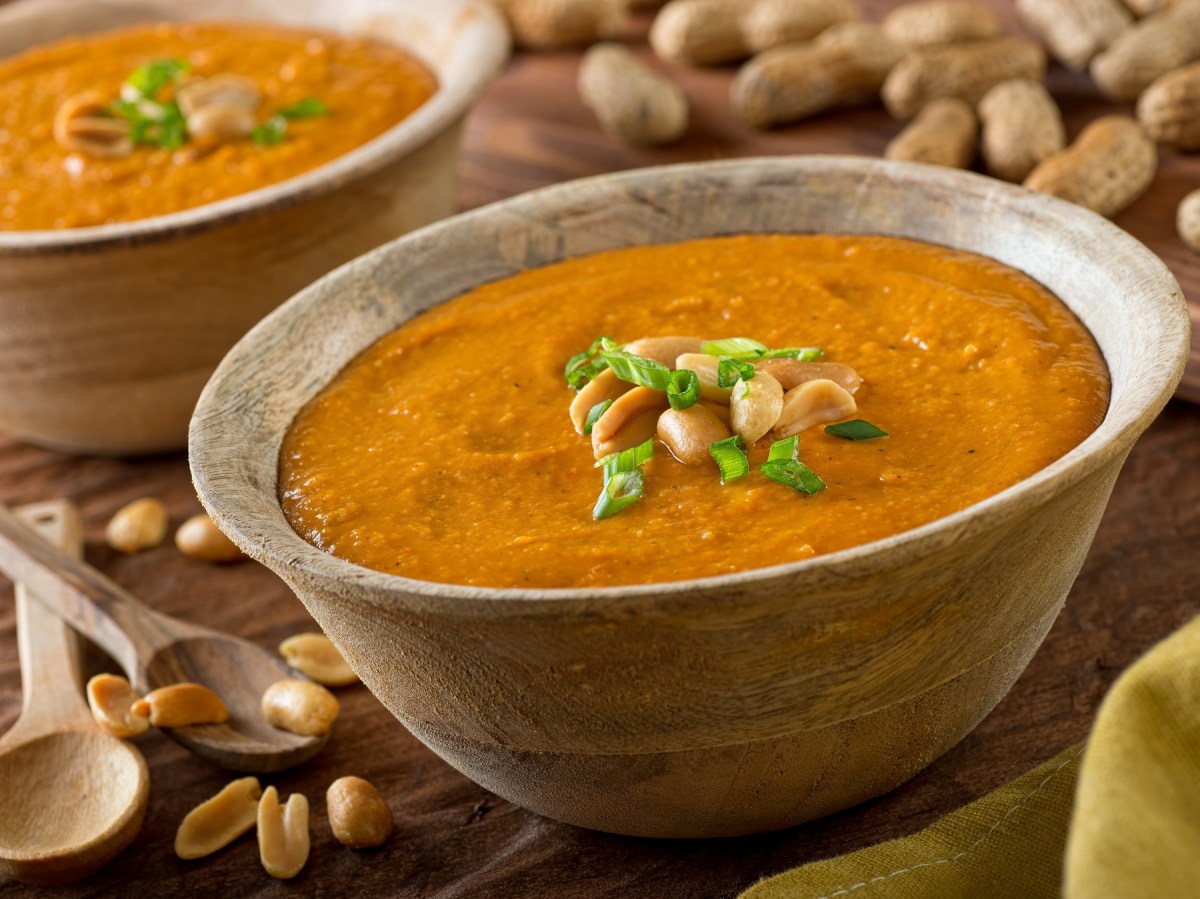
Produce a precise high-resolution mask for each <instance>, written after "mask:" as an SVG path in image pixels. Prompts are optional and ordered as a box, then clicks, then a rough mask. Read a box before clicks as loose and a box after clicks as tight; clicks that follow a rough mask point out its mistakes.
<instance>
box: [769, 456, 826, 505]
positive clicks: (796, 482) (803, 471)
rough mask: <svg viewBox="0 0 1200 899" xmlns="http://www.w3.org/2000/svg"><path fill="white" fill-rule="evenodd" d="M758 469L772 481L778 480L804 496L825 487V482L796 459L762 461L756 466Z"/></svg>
mask: <svg viewBox="0 0 1200 899" xmlns="http://www.w3.org/2000/svg"><path fill="white" fill-rule="evenodd" d="M758 470H759V471H760V472H762V473H763V474H764V475H766V476H767V477H768V478H770V479H771V480H772V481H778V482H779V483H780V484H784V485H786V486H788V487H791V488H792V489H793V490H798V491H800V492H801V493H803V494H805V495H806V496H812V495H813V494H814V493H820V492H821V491H822V490H824V489H825V482H824V481H822V480H821V479H820V478H819V477H817V475H816V474H815V473H814V472H813V471H812V469H810V468H809V467H808V466H807V465H805V464H804V463H803V462H801V461H799V460H798V459H777V460H775V461H773V462H764V463H763V464H762V465H760V466H758Z"/></svg>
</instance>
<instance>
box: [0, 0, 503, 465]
mask: <svg viewBox="0 0 1200 899" xmlns="http://www.w3.org/2000/svg"><path fill="white" fill-rule="evenodd" d="M188 19H203V20H210V21H211V20H222V21H236V20H249V21H265V22H275V23H279V24H283V25H292V26H298V27H312V28H320V29H325V30H329V31H334V32H343V33H368V34H372V35H376V36H379V37H382V38H385V39H389V40H393V41H394V42H395V43H397V44H399V45H401V46H403V47H404V48H405V49H406V50H408V51H410V52H411V53H412V54H413V55H415V56H416V57H418V58H420V59H421V60H422V61H423V62H424V63H425V64H426V65H427V66H428V67H429V68H430V69H431V70H432V71H433V72H434V73H435V74H436V75H437V77H438V80H439V90H438V92H437V93H436V94H435V95H434V96H433V97H432V98H431V99H430V100H429V102H428V103H426V104H425V105H424V106H422V107H421V108H420V109H418V110H417V111H416V112H415V113H414V114H413V115H412V116H410V117H409V118H407V119H405V120H404V121H402V122H400V123H399V124H397V125H396V126H395V127H393V128H391V129H390V130H388V131H387V132H385V133H384V134H382V135H381V136H379V137H378V138H376V139H375V140H373V141H370V142H369V143H367V144H365V145H363V146H362V147H360V148H358V149H356V150H354V151H353V152H351V153H348V154H346V155H345V156H342V157H340V158H338V159H336V160H334V161H333V162H330V163H328V164H327V165H323V166H321V167H319V168H317V169H314V170H312V171H310V172H307V173H305V174H302V175H300V176H298V177H295V178H292V179H289V180H287V181H283V182H280V183H278V184H274V185H270V186H268V187H264V188H261V189H259V190H255V191H252V192H250V193H246V194H242V195H240V196H236V197H232V198H230V199H227V200H223V201H221V202H217V203H212V204H209V205H207V206H201V207H198V208H195V209H189V210H186V211H184V212H179V213H175V214H172V215H164V216H158V217H154V218H148V219H143V220H141V221H135V222H129V223H122V224H115V225H103V226H99V227H91V228H79V229H74V230H62V231H25V232H0V429H3V430H5V431H8V432H10V433H12V434H15V435H17V436H19V437H22V438H25V439H27V440H29V441H32V442H34V443H40V444H43V445H45V446H50V447H54V448H58V449H64V450H68V451H73V452H95V453H109V454H112V453H146V452H156V451H159V450H167V449H178V448H180V447H182V446H183V445H184V444H185V442H186V439H187V423H188V418H189V417H190V415H191V411H192V407H193V406H194V405H195V402H196V398H197V397H198V396H199V395H200V390H201V388H202V387H203V386H204V383H205V381H207V380H208V377H209V375H210V374H212V370H213V369H214V368H215V367H216V364H217V363H218V362H219V361H220V360H221V357H222V356H223V355H224V354H225V353H226V352H227V351H228V350H229V348H230V347H231V346H233V344H234V343H235V342H236V341H237V339H238V338H239V337H241V336H242V335H243V334H244V333H245V332H246V331H247V330H248V329H249V328H250V326H251V325H253V324H254V323H255V322H257V321H258V320H259V319H260V318H262V316H263V315H265V314H266V313H267V312H269V311H270V310H271V309H273V308H275V307H276V306H277V305H279V303H281V302H282V301H283V300H285V299H287V298H288V297H289V296H291V295H292V294H294V293H295V292H296V291H298V290H300V289H301V288H302V287H304V286H305V285H307V284H310V283H312V282H313V281H314V280H315V279H316V278H318V277H319V276H321V275H323V274H325V273H326V272H328V271H330V270H331V269H333V268H336V267H337V266H339V265H341V264H342V263H343V262H346V261H347V260H349V259H352V258H354V257H355V256H358V255H359V254H361V253H364V252H366V251H367V250H369V249H371V248H372V247H376V246H378V245H379V244H381V243H383V242H385V241H387V240H391V239H392V238H394V237H398V236H399V235H401V234H404V233H406V232H408V231H411V230H413V229H414V228H418V227H421V226H422V225H426V224H428V223H430V222H432V221H436V220H437V219H439V218H444V217H445V216H447V215H449V214H450V213H451V212H452V211H453V207H454V196H455V189H456V185H457V172H456V169H457V164H458V154H459V144H460V142H461V137H462V124H463V119H464V117H465V116H466V114H467V112H468V111H469V109H470V107H471V105H472V104H473V102H474V101H475V99H476V98H477V97H478V96H479V94H480V93H481V92H482V91H483V89H484V87H485V86H486V85H487V83H488V82H489V80H490V79H491V78H492V76H493V75H494V74H495V73H496V72H497V70H498V69H499V68H500V66H501V65H502V64H503V63H504V61H505V59H506V58H507V56H508V33H507V30H506V28H505V25H504V23H503V21H502V20H501V19H500V18H499V16H498V14H497V13H496V12H495V10H494V9H493V8H492V6H491V5H490V4H489V3H488V2H487V0H437V2H428V0H288V2H286V3H283V2H278V0H203V2H194V0H187V2H183V0H88V2H86V3H81V2H79V0H36V2H34V0H26V2H22V3H17V4H15V5H13V6H11V7H5V8H4V9H0V57H5V56H10V55H12V54H14V53H17V52H20V51H22V50H24V49H26V48H28V47H30V46H33V45H35V44H41V43H45V42H47V41H52V40H55V39H57V38H60V37H63V36H65V35H68V34H86V33H91V32H96V31H103V30H107V29H111V28H115V27H120V26H125V25H132V24H135V23H138V22H147V21H166V20H188Z"/></svg>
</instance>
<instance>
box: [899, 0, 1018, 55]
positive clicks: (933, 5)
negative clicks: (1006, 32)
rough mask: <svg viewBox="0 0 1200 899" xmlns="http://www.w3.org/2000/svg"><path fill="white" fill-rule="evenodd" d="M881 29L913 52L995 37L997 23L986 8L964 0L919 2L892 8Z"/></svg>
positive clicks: (998, 26) (928, 0) (992, 14)
mask: <svg viewBox="0 0 1200 899" xmlns="http://www.w3.org/2000/svg"><path fill="white" fill-rule="evenodd" d="M882 27H883V30H884V32H885V33H886V34H887V35H888V37H890V38H891V39H892V40H894V41H896V42H897V43H898V44H902V45H903V46H905V47H908V48H909V49H916V48H917V47H936V46H938V45H939V44H961V43H965V42H966V41H979V40H983V39H985V38H989V37H996V36H997V35H998V34H999V33H1000V20H999V19H997V18H996V14H995V13H994V12H992V11H991V10H990V9H988V8H987V7H986V6H981V5H980V4H978V3H970V2H967V0H923V2H917V3H905V4H904V5H902V6H898V7H896V8H895V9H894V10H892V11H891V12H890V13H888V14H887V15H886V16H885V17H884V19H883V22H882Z"/></svg>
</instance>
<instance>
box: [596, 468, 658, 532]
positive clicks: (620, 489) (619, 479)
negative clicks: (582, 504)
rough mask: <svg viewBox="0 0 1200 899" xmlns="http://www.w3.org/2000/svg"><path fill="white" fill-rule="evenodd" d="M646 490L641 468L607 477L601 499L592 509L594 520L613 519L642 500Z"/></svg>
mask: <svg viewBox="0 0 1200 899" xmlns="http://www.w3.org/2000/svg"><path fill="white" fill-rule="evenodd" d="M645 488H646V481H645V478H644V477H643V476H642V470H641V469H640V468H635V469H633V470H632V471H618V472H616V473H615V474H613V475H612V477H606V478H605V479H604V488H603V489H602V490H601V491H600V498H599V499H598V500H596V507H595V508H594V509H592V518H594V519H595V520H596V521H599V520H600V519H602V518H611V517H612V516H613V515H616V514H617V513H618V512H620V511H622V510H624V509H627V508H629V507H630V506H632V505H633V504H634V503H636V502H637V501H638V500H639V499H641V498H642V495H643V494H644V493H645Z"/></svg>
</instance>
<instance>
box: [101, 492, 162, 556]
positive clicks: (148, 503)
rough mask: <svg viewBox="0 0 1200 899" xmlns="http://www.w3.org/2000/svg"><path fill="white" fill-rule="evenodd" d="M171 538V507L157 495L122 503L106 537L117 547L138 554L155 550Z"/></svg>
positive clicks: (114, 547)
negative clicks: (169, 534)
mask: <svg viewBox="0 0 1200 899" xmlns="http://www.w3.org/2000/svg"><path fill="white" fill-rule="evenodd" d="M166 537H167V507H166V506H164V505H163V503H162V500H160V499H155V498H154V497H153V496H145V497H142V498H141V499H135V500H134V501H133V502H131V503H129V504H127V505H124V506H122V507H121V508H120V509H118V510H117V512H116V514H115V515H113V517H112V518H110V519H109V521H108V526H107V527H106V528H105V529H104V539H105V541H106V542H107V543H108V545H109V546H111V547H112V548H113V549H115V550H117V551H118V552H123V553H135V552H138V551H139V550H143V549H153V548H154V547H156V546H158V545H159V544H161V543H162V542H163V540H165V539H166Z"/></svg>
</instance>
